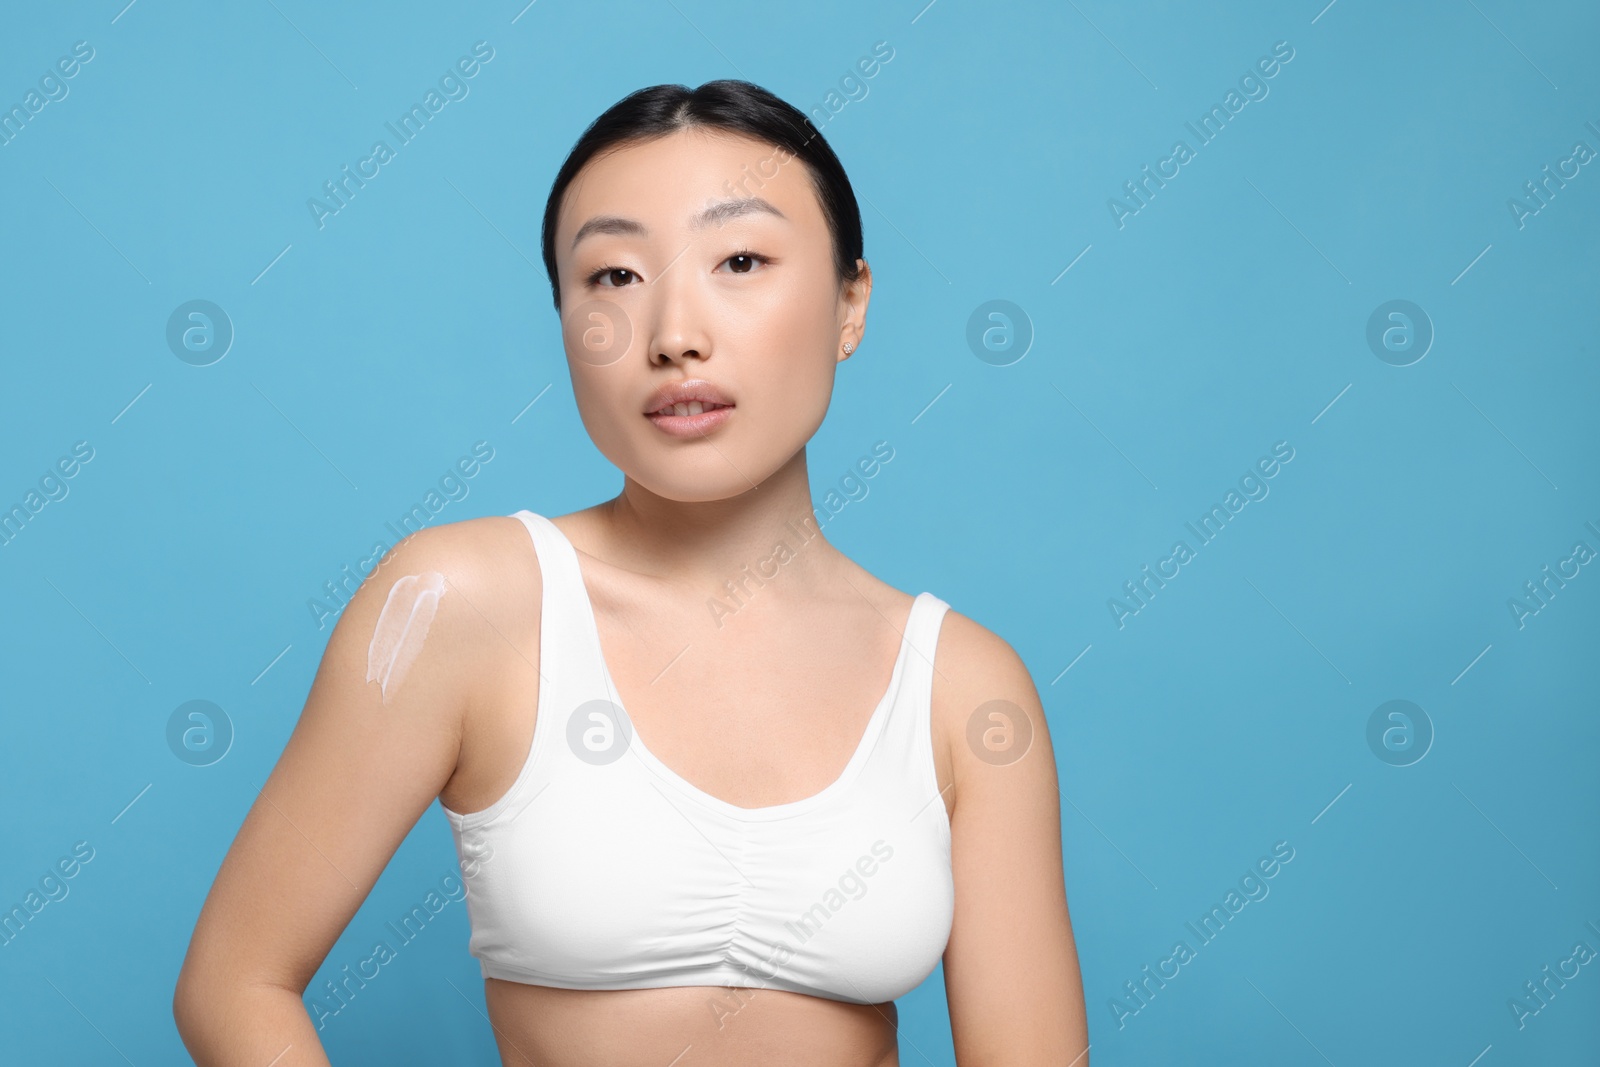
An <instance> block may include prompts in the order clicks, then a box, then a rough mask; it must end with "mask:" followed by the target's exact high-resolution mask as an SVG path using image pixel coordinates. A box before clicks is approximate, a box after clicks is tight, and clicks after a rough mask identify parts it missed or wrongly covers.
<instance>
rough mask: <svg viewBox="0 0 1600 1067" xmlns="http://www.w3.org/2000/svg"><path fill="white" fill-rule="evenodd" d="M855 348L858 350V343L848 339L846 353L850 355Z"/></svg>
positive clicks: (845, 344)
mask: <svg viewBox="0 0 1600 1067" xmlns="http://www.w3.org/2000/svg"><path fill="white" fill-rule="evenodd" d="M855 350H856V343H855V342H854V341H846V342H845V343H844V354H845V355H847V356H848V355H849V354H850V353H852V352H854V351H855Z"/></svg>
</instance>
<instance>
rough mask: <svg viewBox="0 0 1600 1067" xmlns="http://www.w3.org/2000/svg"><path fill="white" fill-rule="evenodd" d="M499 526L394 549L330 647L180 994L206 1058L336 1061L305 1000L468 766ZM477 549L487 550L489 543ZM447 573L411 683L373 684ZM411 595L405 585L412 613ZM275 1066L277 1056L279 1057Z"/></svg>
mask: <svg viewBox="0 0 1600 1067" xmlns="http://www.w3.org/2000/svg"><path fill="white" fill-rule="evenodd" d="M482 521H483V520H469V521H468V522H464V523H453V524H449V525H447V526H441V527H436V528H429V529H426V530H423V531H422V532H420V533H418V534H416V535H414V536H412V537H410V538H407V539H406V540H405V541H403V542H401V543H400V544H398V545H396V546H395V547H394V548H393V549H391V550H390V552H389V554H387V555H386V556H384V558H383V560H382V562H381V563H380V565H379V566H378V567H377V568H376V569H375V570H373V572H372V573H371V574H370V575H369V576H368V577H367V579H366V581H365V582H364V583H363V584H362V585H361V588H360V589H359V590H358V591H357V592H356V594H355V595H354V597H352V598H351V601H350V603H349V604H348V605H347V606H346V607H345V609H344V612H343V614H342V615H341V616H340V617H339V621H338V623H337V624H336V625H335V627H334V631H333V633H332V635H331V636H330V637H329V640H328V647H327V649H326V651H325V652H324V653H323V657H322V662H321V664H320V665H319V667H318V669H317V673H316V677H315V679H314V680H313V682H312V685H311V690H310V694H309V696H308V698H307V700H306V703H305V708H304V710H303V711H302V712H301V713H300V719H299V722H298V723H297V724H296V726H295V728H294V732H293V734H292V735H291V736H290V738H289V741H288V743H287V745H286V746H285V747H284V751H283V754H282V756H281V757H280V758H279V760H278V763H277V766H276V767H275V768H274V769H273V771H272V773H271V774H270V775H269V776H268V777H267V779H266V782H265V783H264V785H263V786H262V788H261V791H260V793H259V794H258V795H257V796H256V798H255V800H254V802H253V803H252V805H251V807H250V810H249V813H248V815H247V816H246V817H245V820H244V824H243V826H242V827H241V828H240V830H239V833H238V836H237V837H236V838H235V839H234V842H233V845H232V847H231V848H230V849H229V850H228V854H227V856H226V857H225V858H224V859H223V862H222V866H221V869H220V870H219V871H218V872H217V877H216V881H215V882H214V883H213V884H212V887H211V891H210V893H209V895H208V896H207V897H206V901H205V905H204V907H203V908H202V909H201V912H200V917H199V921H198V922H197V924H196V926H195V930H194V935H193V937H192V938H191V940H190V942H189V949H188V953H187V955H186V956H185V957H184V962H183V968H182V971H181V972H180V974H179V976H178V982H177V987H176V989H175V991H174V996H173V1016H174V1019H175V1020H176V1022H177V1025H178V1032H179V1034H180V1036H181V1037H182V1038H183V1042H184V1045H185V1046H186V1047H187V1048H188V1050H189V1053H190V1055H191V1056H193V1057H194V1059H195V1062H196V1063H197V1064H201V1065H213V1064H216V1065H230V1064H240V1065H248V1067H263V1065H265V1064H267V1063H271V1064H273V1067H302V1065H317V1067H323V1065H326V1064H327V1063H328V1059H327V1057H326V1056H325V1054H324V1052H323V1050H322V1045H321V1042H320V1041H319V1040H318V1039H317V1033H316V1030H315V1028H314V1026H313V1025H312V1021H311V1018H310V1016H309V1015H308V1014H307V1012H306V1009H305V1005H304V1003H303V1002H302V1001H301V995H302V994H303V992H304V990H305V988H306V985H307V984H308V983H309V982H310V980H311V978H312V976H313V975H314V974H315V973H316V970H317V968H318V966H320V965H321V963H322V961H323V959H324V958H325V957H326V956H327V954H328V950H329V949H330V948H331V947H332V946H333V943H334V942H335V941H336V940H337V939H338V937H339V935H340V933H341V932H343V930H344V928H345V926H346V924H347V923H349V921H350V918H351V916H352V915H354V914H355V912H356V909H357V908H359V907H360V905H361V902H362V901H363V900H365V899H366V896H367V893H368V891H369V890H370V889H371V888H372V886H373V884H374V883H375V882H376V881H377V879H378V876H379V875H380V874H381V873H382V871H383V869H384V867H385V865H387V863H388V862H389V859H390V857H391V856H393V855H394V852H395V850H396V849H397V848H398V847H399V845H400V843H401V841H402V840H404V838H405V836H406V834H407V833H408V832H409V831H410V829H411V828H412V826H414V825H415V823H416V821H417V819H418V818H419V817H420V816H421V815H422V813H423V812H424V811H425V810H426V809H427V808H428V806H429V805H430V804H431V803H432V802H433V800H434V798H435V797H436V796H438V794H439V792H440V790H441V789H443V788H444V786H445V783H446V782H447V781H448V780H449V779H450V777H451V776H452V774H453V773H454V771H455V767H456V760H457V755H458V752H459V751H460V746H461V737H462V732H463V731H462V728H463V722H464V720H465V715H466V711H467V708H468V707H469V705H470V704H471V702H472V700H473V697H474V692H473V689H472V688H471V686H472V684H473V679H476V678H483V677H485V676H487V675H490V674H491V673H492V672H491V670H490V669H489V667H490V664H489V659H490V656H491V655H492V653H493V649H494V647H495V643H496V642H500V643H501V644H502V645H503V641H504V639H503V638H500V637H498V636H497V635H496V634H495V633H494V631H493V628H492V627H491V625H490V624H489V622H488V620H487V619H486V618H485V617H484V616H483V615H481V614H480V612H479V609H480V608H484V607H485V605H486V604H487V603H489V602H490V601H492V599H493V587H494V584H495V583H494V578H493V574H492V573H491V572H492V567H490V566H488V565H486V563H485V562H484V561H483V559H482V555H483V548H482V544H483V543H484V535H483V532H482V530H483V528H482V527H476V530H474V527H475V526H476V524H477V523H480V522H482ZM474 546H476V547H474ZM429 571H432V572H437V573H439V574H441V575H443V576H444V593H443V595H441V596H440V597H439V598H438V604H437V609H436V612H435V614H434V617H433V619H432V622H431V624H430V626H429V628H428V632H427V637H426V639H425V641H424V642H423V644H422V646H421V649H420V652H419V653H418V655H417V656H416V658H415V660H414V662H413V663H412V665H411V667H410V670H409V672H408V673H407V674H406V676H405V677H404V679H403V681H402V682H401V683H400V684H399V685H398V686H395V685H393V684H391V686H390V689H389V693H388V695H387V697H386V698H385V697H384V696H383V694H382V687H381V686H380V684H379V682H377V681H373V682H368V681H367V680H366V679H367V671H368V662H367V661H368V646H369V644H370V642H371V640H372V636H373V631H374V627H375V625H376V624H377V622H378V618H379V615H380V613H381V612H382V611H383V609H384V606H385V604H386V602H387V601H388V599H389V595H390V592H391V590H392V589H393V588H394V586H395V583H396V582H397V581H398V580H399V579H401V578H403V577H405V576H407V575H417V574H425V573H426V572H429ZM408 588H415V584H414V583H412V584H408V585H407V586H402V588H401V591H400V594H399V596H397V598H396V600H397V604H398V603H399V602H400V601H401V599H402V598H404V597H405V595H406V591H407V589H408ZM274 1057H277V1058H276V1059H275V1058H274Z"/></svg>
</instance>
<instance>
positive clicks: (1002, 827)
mask: <svg viewBox="0 0 1600 1067" xmlns="http://www.w3.org/2000/svg"><path fill="white" fill-rule="evenodd" d="M945 627H946V630H945V633H944V635H943V636H941V639H940V642H939V647H938V649H937V651H936V655H935V659H936V666H937V668H938V674H937V676H936V678H935V686H936V691H937V690H938V689H939V688H942V690H943V694H942V699H941V701H940V704H939V707H940V709H941V712H940V714H941V718H942V720H943V721H944V722H945V723H947V724H948V728H947V730H946V731H945V733H946V736H947V737H948V738H949V743H950V749H951V751H950V760H951V774H952V781H953V784H954V787H955V788H954V792H955V810H954V812H953V814H952V816H951V820H950V848H951V864H952V867H953V868H954V875H955V883H956V906H955V918H954V921H953V925H952V928H951V931H950V941H949V944H948V945H947V946H946V948H945V954H944V975H945V992H946V996H947V997H948V999H949V1006H950V1027H951V1033H952V1036H953V1037H954V1039H955V1053H956V1062H957V1063H959V1064H960V1065H961V1067H1002V1065H1003V1067H1047V1065H1048V1067H1088V1063H1089V1057H1088V1055H1087V1053H1088V1045H1089V1028H1088V1020H1087V1017H1086V1014H1085V1009H1084V1002H1083V982H1082V978H1081V977H1080V975H1079V972H1078V955H1077V947H1076V945H1075V944H1074V942H1073V937H1072V923H1071V920H1070V918H1069V916H1068V914H1067V896H1066V887H1065V883H1064V880H1063V877H1062V867H1061V795H1060V793H1059V792H1058V786H1057V781H1056V763H1055V755H1054V751H1053V749H1052V746H1051V744H1050V735H1049V729H1048V726H1047V724H1046V723H1045V718H1044V710H1043V708H1042V707H1041V706H1040V703H1039V695H1038V693H1037V692H1036V690H1035V689H1034V685H1033V679H1032V678H1031V677H1030V676H1029V674H1028V669H1027V667H1026V666H1025V665H1024V664H1023V663H1022V660H1021V659H1020V657H1018V656H1017V654H1016V652H1015V651H1014V650H1013V649H1012V648H1011V646H1010V645H1009V644H1007V643H1006V642H1005V641H1004V640H1002V639H1001V638H999V637H997V636H995V635H994V634H993V633H991V632H990V631H988V630H987V629H984V628H983V627H982V626H980V625H978V624H977V623H975V622H973V621H972V620H971V619H968V618H966V617H965V616H963V615H959V614H958V613H956V612H955V611H951V612H949V614H948V616H947V618H946V620H945ZM992 700H1003V701H1007V702H1008V704H1009V708H1008V710H1010V711H1011V713H1012V714H1013V715H1016V714H1021V715H1023V716H1025V717H1026V719H1027V721H1028V723H1029V724H1030V725H1031V728H1032V731H1031V732H1032V738H1031V740H1030V741H1029V743H1028V747H1027V749H1026V751H1025V752H1024V753H1023V754H1022V755H1021V757H1020V758H1015V756H1014V754H1007V752H1006V750H1005V748H1004V747H1001V748H997V749H993V750H991V753H990V759H988V760H986V759H983V758H980V755H979V753H978V752H976V751H974V749H973V748H972V746H971V745H970V744H969V743H968V741H967V737H968V734H967V729H968V722H969V720H970V719H971V718H972V716H973V715H974V713H976V712H978V709H979V708H980V707H981V706H982V705H984V704H986V703H988V702H989V701H992ZM983 714H984V716H985V718H984V723H983V727H984V729H985V730H988V731H991V733H990V737H991V739H992V740H993V741H995V742H996V743H1001V744H1003V743H1004V742H1005V741H1006V740H1007V734H1006V729H1007V723H1006V720H1005V719H1004V718H1003V717H1000V716H991V715H989V714H988V713H987V712H985V713H983ZM1021 734H1022V731H1021V730H1020V729H1013V730H1012V732H1011V733H1010V735H1009V738H1010V740H1011V742H1012V743H1013V744H1014V745H1015V747H1017V748H1020V747H1021V746H1020V741H1021ZM991 761H993V762H991Z"/></svg>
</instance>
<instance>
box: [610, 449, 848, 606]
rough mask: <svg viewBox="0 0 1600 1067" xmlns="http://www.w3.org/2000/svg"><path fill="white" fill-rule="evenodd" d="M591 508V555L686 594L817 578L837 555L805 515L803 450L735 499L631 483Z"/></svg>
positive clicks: (797, 584)
mask: <svg viewBox="0 0 1600 1067" xmlns="http://www.w3.org/2000/svg"><path fill="white" fill-rule="evenodd" d="M592 510H593V516H594V527H595V539H594V540H595V546H596V550H597V552H596V554H603V556H604V558H605V560H606V562H608V563H610V564H613V565H616V566H620V567H625V568H626V569H628V570H631V571H635V572H638V573H642V574H649V575H651V576H653V577H656V578H659V579H661V580H663V581H664V582H667V583H669V584H671V585H674V586H679V587H682V588H684V589H686V590H704V591H706V592H707V594H708V595H711V596H718V595H726V590H727V583H729V582H733V583H734V584H735V586H736V587H738V586H741V585H750V586H754V585H756V584H757V583H759V582H767V583H771V582H773V581H778V580H780V578H781V581H782V584H785V585H789V586H790V588H791V589H795V588H804V587H806V586H811V585H813V583H815V582H818V581H823V580H825V579H826V575H827V574H828V573H831V570H832V565H833V564H834V562H835V561H836V560H835V558H836V557H837V556H838V552H837V551H836V550H835V549H834V548H833V546H831V545H829V544H828V543H827V540H826V539H825V538H824V537H823V536H822V533H821V529H820V523H819V522H818V521H817V517H816V515H815V514H813V512H812V505H811V485H810V478H809V476H808V473H807V469H806V453H805V449H803V448H802V449H801V450H800V451H798V452H797V453H795V455H794V457H793V458H792V459H791V460H790V461H789V462H788V463H786V464H784V465H783V466H782V467H781V468H779V469H778V470H777V471H775V472H773V474H772V475H771V476H770V477H768V478H767V479H766V480H765V481H764V482H762V483H761V484H760V485H755V486H752V487H751V488H749V489H747V490H746V491H745V492H743V493H740V494H738V495H737V496H732V497H724V498H722V499H719V500H703V501H683V500H672V499H670V498H667V497H663V496H660V495H658V494H656V493H654V492H651V491H650V490H649V489H647V488H645V487H644V486H643V485H640V484H639V483H638V482H636V481H634V480H633V479H632V478H627V477H625V478H624V481H623V487H622V492H621V493H619V494H618V495H617V496H616V497H614V498H613V499H611V500H608V501H606V502H605V503H604V504H600V505H598V506H597V507H596V508H594V509H592Z"/></svg>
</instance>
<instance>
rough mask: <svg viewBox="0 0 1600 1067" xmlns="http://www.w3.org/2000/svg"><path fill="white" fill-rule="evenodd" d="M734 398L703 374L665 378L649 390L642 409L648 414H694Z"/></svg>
mask: <svg viewBox="0 0 1600 1067" xmlns="http://www.w3.org/2000/svg"><path fill="white" fill-rule="evenodd" d="M733 406H734V404H733V399H732V398H731V397H729V396H728V395H727V394H726V393H724V392H723V391H722V390H721V389H719V388H718V387H717V386H716V385H715V384H713V383H711V382H708V381H706V380H705V379H704V378H689V379H685V380H682V381H676V382H668V383H666V384H665V385H663V386H661V387H660V388H658V389H657V390H655V392H653V393H651V394H650V397H649V399H647V400H646V401H645V402H644V413H645V414H646V415H650V416H656V415H660V416H669V417H670V416H677V417H680V418H681V417H685V416H694V415H699V414H702V413H705V412H708V411H715V410H718V409H720V408H730V407H733Z"/></svg>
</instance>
